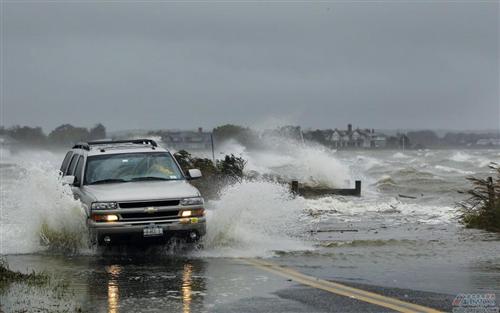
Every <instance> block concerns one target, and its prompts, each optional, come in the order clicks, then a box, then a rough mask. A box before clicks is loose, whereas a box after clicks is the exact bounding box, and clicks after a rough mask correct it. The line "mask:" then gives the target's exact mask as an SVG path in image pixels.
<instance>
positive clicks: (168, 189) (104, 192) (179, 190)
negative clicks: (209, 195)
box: [82, 180, 200, 201]
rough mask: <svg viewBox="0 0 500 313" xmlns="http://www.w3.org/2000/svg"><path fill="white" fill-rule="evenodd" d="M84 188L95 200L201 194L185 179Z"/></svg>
mask: <svg viewBox="0 0 500 313" xmlns="http://www.w3.org/2000/svg"><path fill="white" fill-rule="evenodd" d="M82 189H83V190H82V191H83V192H84V193H86V194H88V195H89V196H91V197H92V198H94V201H135V200H160V199H172V198H184V197H198V196H199V195H200V192H199V191H198V189H196V188H195V187H193V186H192V185H191V184H189V183H188V182H187V181H185V180H172V181H147V182H128V183H112V184H101V185H86V186H83V188H82Z"/></svg>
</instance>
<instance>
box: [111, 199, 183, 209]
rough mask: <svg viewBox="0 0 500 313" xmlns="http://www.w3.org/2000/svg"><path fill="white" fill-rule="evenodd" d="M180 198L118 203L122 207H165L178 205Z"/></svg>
mask: <svg viewBox="0 0 500 313" xmlns="http://www.w3.org/2000/svg"><path fill="white" fill-rule="evenodd" d="M179 202H180V201H179V200H159V201H139V202H119V203H118V205H119V206H120V208H122V209H134V208H147V207H163V206H177V205H179Z"/></svg>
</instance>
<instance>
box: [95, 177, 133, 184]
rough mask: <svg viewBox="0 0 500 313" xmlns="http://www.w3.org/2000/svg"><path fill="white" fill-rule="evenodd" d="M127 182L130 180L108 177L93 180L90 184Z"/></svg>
mask: <svg viewBox="0 0 500 313" xmlns="http://www.w3.org/2000/svg"><path fill="white" fill-rule="evenodd" d="M126 182H128V180H125V179H119V178H107V179H101V180H96V181H93V182H91V183H90V184H89V185H96V184H108V183H126Z"/></svg>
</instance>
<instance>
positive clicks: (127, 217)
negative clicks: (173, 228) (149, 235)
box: [120, 210, 179, 220]
mask: <svg viewBox="0 0 500 313" xmlns="http://www.w3.org/2000/svg"><path fill="white" fill-rule="evenodd" d="M178 214H179V211H178V210H174V211H164V212H154V213H146V212H139V213H121V214H120V215H121V216H122V220H133V219H162V218H167V219H168V218H175V217H177V215H178Z"/></svg>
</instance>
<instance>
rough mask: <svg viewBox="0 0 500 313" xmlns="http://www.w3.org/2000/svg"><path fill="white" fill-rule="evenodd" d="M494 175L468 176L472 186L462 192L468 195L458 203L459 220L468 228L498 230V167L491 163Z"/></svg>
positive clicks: (499, 224)
mask: <svg viewBox="0 0 500 313" xmlns="http://www.w3.org/2000/svg"><path fill="white" fill-rule="evenodd" d="M490 168H491V169H492V170H493V171H495V172H496V177H495V178H493V177H488V178H486V179H482V178H476V177H468V178H467V180H469V181H470V182H471V183H472V188H471V189H469V190H467V191H465V192H462V193H465V194H468V195H469V196H470V197H469V198H468V199H467V200H465V201H462V202H460V203H459V206H460V208H461V211H462V215H461V220H462V222H463V223H464V224H465V226H467V227H469V228H479V229H485V230H489V231H496V232H500V167H499V166H498V164H495V163H492V164H491V165H490Z"/></svg>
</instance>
